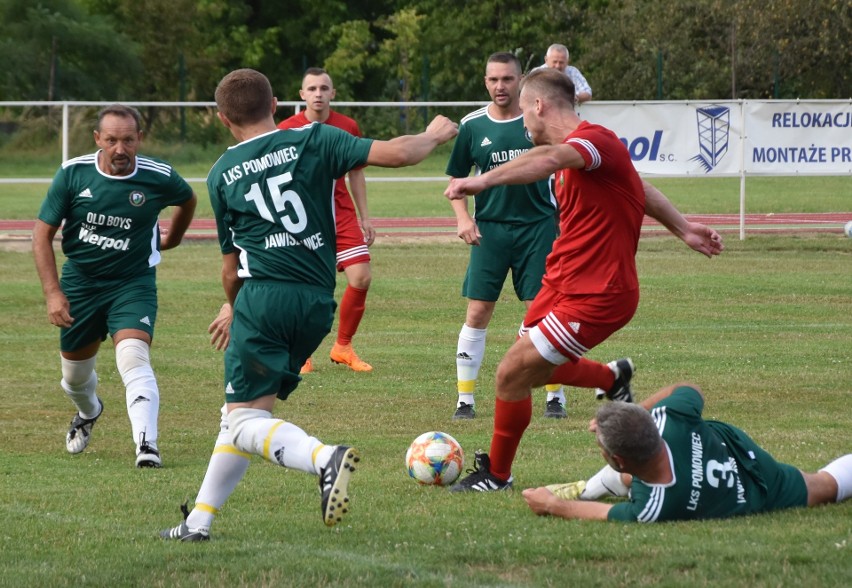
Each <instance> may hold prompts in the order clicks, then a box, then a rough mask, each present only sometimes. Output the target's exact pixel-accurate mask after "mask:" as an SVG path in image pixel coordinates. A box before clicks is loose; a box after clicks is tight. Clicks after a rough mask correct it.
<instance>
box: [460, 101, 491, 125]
mask: <svg viewBox="0 0 852 588" xmlns="http://www.w3.org/2000/svg"><path fill="white" fill-rule="evenodd" d="M489 120H490V118H489V117H488V105H485V106H483V107H482V108H478V109H476V110H474V111H473V112H469V113H468V114H466V115H465V116H463V117H462V119H461V121H460V124H462V125H468V124H476V123H478V122H487V121H489Z"/></svg>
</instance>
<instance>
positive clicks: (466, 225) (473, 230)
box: [456, 219, 482, 245]
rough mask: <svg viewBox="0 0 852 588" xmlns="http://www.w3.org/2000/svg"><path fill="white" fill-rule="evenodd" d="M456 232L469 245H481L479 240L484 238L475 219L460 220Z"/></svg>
mask: <svg viewBox="0 0 852 588" xmlns="http://www.w3.org/2000/svg"><path fill="white" fill-rule="evenodd" d="M456 234H457V235H458V236H459V239H461V240H462V241H464V242H465V243H467V244H468V245H479V240H480V239H481V238H482V235H481V234H480V232H479V227H478V226H476V221H475V220H473V219H466V220H460V221H459V222H458V230H457V231H456Z"/></svg>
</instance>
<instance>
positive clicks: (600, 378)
mask: <svg viewBox="0 0 852 588" xmlns="http://www.w3.org/2000/svg"><path fill="white" fill-rule="evenodd" d="M638 302H639V293H638V291H633V292H626V293H621V294H613V295H601V296H596V297H594V298H593V299H592V298H590V297H578V298H571V297H563V298H562V299H561V300H560V301H559V302H558V304H557V306H555V307H554V312H553V313H551V314H550V315H548V316H547V317H545V318H543V319H542V320H541V321H540V322H539V323H538V324H537V331H536V332H535V333H533V332H532V331H530V334H531V335H533V336H534V337H536V341H537V342H538V344H539V345H541V347H540V348H542V349H543V348H544V346H546V345H547V342H548V341H550V342H551V343H552V344H553V345H555V346H557V347H558V348H561V349H562V350H563V351H564V353H565V354H566V357H569V358H570V361H568V362H566V363H563V364H562V365H560V366H558V367H557V368H556V369H555V370H554V371H553V374H552V375H551V377H550V378H549V379H548V381H547V383H548V384H556V383H559V384H566V385H570V386H576V387H579V388H596V389H597V396H598V398H602V397H604V396H606V397H607V398H609V399H611V400H621V401H626V402H632V398H633V394H632V390H631V387H630V381H631V379H632V377H633V373H634V372H635V368H634V366H633V362H632V361H631V360H630V359H628V358H625V359H619V360H616V361H612V362H610V363H609V364H602V363H598V362H596V361H591V360H589V359H586V358H585V357H583V355H584V354H585V353H586V352H587V351H588V350H590V349H592V348H593V347H595V346H597V345H599V344H600V343H602V342H603V341H605V340H606V339H607V338H608V337H609V336H610V335H612V334H613V333H615V332H616V331H618V330H619V329H621V328H622V327H623V326H624V325H626V324H627V323H628V322H630V319H631V318H632V317H633V313H634V312H635V309H636V307H637V305H638ZM585 317H595V318H594V320H589V319H588V318H585Z"/></svg>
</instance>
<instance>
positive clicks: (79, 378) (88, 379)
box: [59, 356, 101, 419]
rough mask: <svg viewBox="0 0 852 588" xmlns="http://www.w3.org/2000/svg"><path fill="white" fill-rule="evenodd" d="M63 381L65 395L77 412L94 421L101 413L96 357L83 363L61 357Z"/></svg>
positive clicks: (61, 383) (61, 384)
mask: <svg viewBox="0 0 852 588" xmlns="http://www.w3.org/2000/svg"><path fill="white" fill-rule="evenodd" d="M59 359H60V363H61V365H62V381H61V382H60V383H59V385H60V386H62V389H63V390H65V394H67V395H68V398H70V399H71V402H73V403H74V406H75V407H76V408H77V412H78V413H79V414H80V416H81V417H83V418H84V419H93V418H95V417H96V416H98V415H99V414H100V412H101V404H100V402H99V401H98V395H97V394H96V392H95V391H96V390H97V388H98V374H97V373H95V362H96V361H97V360H96V358H95V357H90V358H89V359H84V360H82V361H73V360H70V359H65V358H64V357H62V356H60V357H59Z"/></svg>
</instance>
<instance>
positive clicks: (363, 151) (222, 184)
mask: <svg viewBox="0 0 852 588" xmlns="http://www.w3.org/2000/svg"><path fill="white" fill-rule="evenodd" d="M372 142H373V141H372V139H361V138H358V137H354V136H352V135H350V134H349V133H346V132H344V131H341V130H340V129H336V128H334V127H331V126H329V125H323V124H312V125H309V126H305V127H300V128H298V129H288V130H275V131H270V132H269V133H265V134H263V135H259V136H257V137H254V138H252V139H249V140H248V141H244V142H242V143H239V144H237V145H234V146H233V147H230V148H228V150H227V151H226V152H225V153H224V154H223V155H222V157H220V158H219V161H217V162H216V164H215V165H214V166H213V168H212V169H211V170H210V174H209V175H208V176H207V189H208V191H209V193H210V202H211V204H212V205H213V212H214V213H215V215H216V227H217V231H218V234H219V246H220V248H221V250H222V253H223V254H227V253H234V252H238V253H239V260H240V262H239V268H238V271H237V275H238V276H239V277H240V278H243V279H251V278H254V279H263V280H278V281H283V282H293V283H304V284H312V285H315V286H320V287H324V288H328V289H330V290H332V291H333V290H334V286H335V255H336V251H335V222H334V182H335V180H336V179H337V178H339V177H341V176H343V175H345V174H346V172H348V171H349V170H350V169H352V168H354V167H358V166H362V165H364V164H365V163H366V162H367V156H368V155H369V152H370V146H371V145H372Z"/></svg>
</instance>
